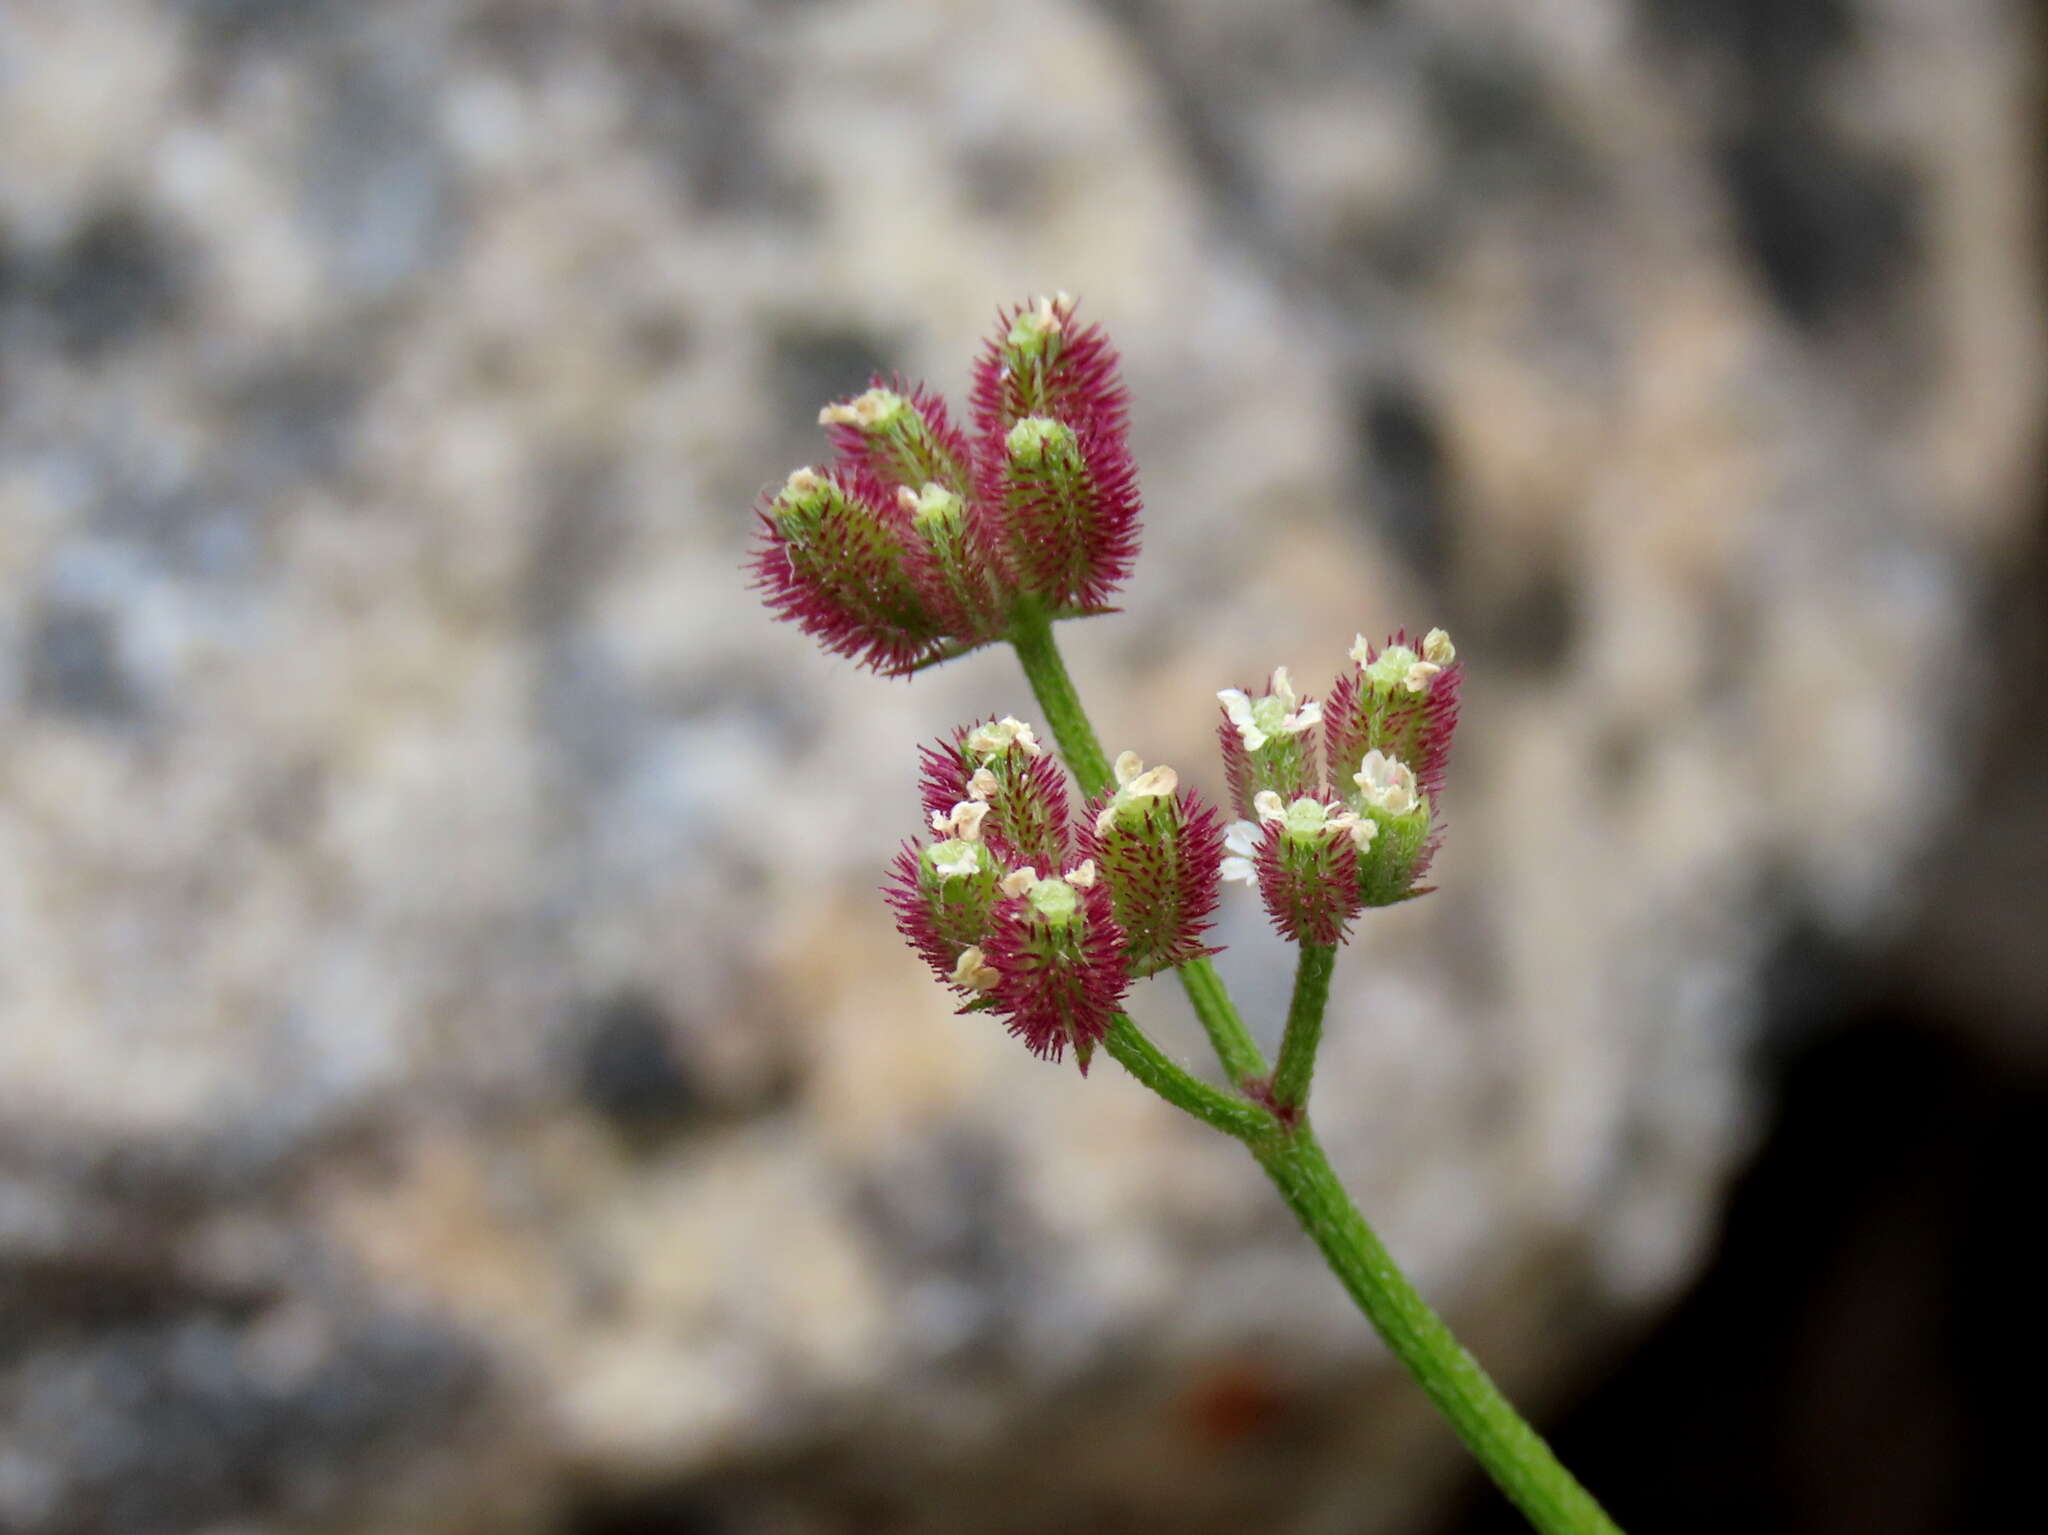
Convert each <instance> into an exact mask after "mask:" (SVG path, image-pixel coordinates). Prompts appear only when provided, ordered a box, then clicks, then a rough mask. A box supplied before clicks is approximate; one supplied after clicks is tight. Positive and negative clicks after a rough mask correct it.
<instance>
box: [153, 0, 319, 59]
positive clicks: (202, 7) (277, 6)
mask: <svg viewBox="0 0 2048 1535" xmlns="http://www.w3.org/2000/svg"><path fill="white" fill-rule="evenodd" d="M176 3H177V5H178V7H179V9H181V10H183V11H184V12H185V13H186V14H187V15H189V16H190V17H191V18H192V28H193V32H194V33H195V35H196V36H197V38H198V40H199V41H200V42H201V43H204V44H208V45H210V46H213V47H237V46H241V45H244V44H249V43H284V42H296V41H298V40H299V39H301V38H303V37H305V36H306V35H307V34H308V33H309V32H311V31H313V30H314V28H316V27H317V26H319V25H321V24H323V23H325V22H326V21H328V20H330V19H332V18H333V17H335V16H336V14H337V13H344V12H347V11H351V10H355V9H357V8H358V7H357V6H356V5H354V4H351V3H350V0H176Z"/></svg>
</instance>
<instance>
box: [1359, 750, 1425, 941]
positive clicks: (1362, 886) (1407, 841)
mask: <svg viewBox="0 0 2048 1535" xmlns="http://www.w3.org/2000/svg"><path fill="white" fill-rule="evenodd" d="M1344 800H1345V804H1346V806H1347V808H1349V809H1350V810H1351V811H1352V812H1353V813H1354V814H1356V815H1357V816H1359V817H1360V818H1361V819H1360V824H1361V825H1370V826H1374V827H1376V828H1377V831H1376V833H1375V834H1374V835H1373V837H1372V838H1371V842H1370V846H1368V847H1367V848H1366V849H1365V850H1364V851H1362V852H1361V853H1360V854H1359V859H1358V898H1359V900H1360V901H1362V902H1363V903H1364V904H1365V905H1367V906H1391V905H1393V904H1394V903H1395V902H1396V901H1405V900H1407V899H1408V898H1409V897H1411V896H1417V895H1423V894H1426V893H1427V887H1424V886H1418V884H1417V883H1416V882H1417V881H1418V880H1420V879H1421V878H1422V875H1423V874H1424V872H1425V871H1426V870H1427V869H1428V867H1429V861H1430V859H1431V858H1432V857H1434V856H1435V853H1436V839H1435V837H1434V835H1433V834H1432V820H1433V816H1432V812H1431V809H1430V803H1429V796H1428V795H1426V794H1424V793H1423V792H1422V789H1421V786H1420V784H1419V783H1418V782H1417V776H1416V774H1415V773H1414V772H1413V771H1412V770H1410V769H1409V767H1408V765H1407V764H1406V763H1404V762H1402V761H1400V760H1399V759H1398V758H1395V757H1392V756H1389V755H1388V754H1387V753H1385V752H1383V751H1380V750H1378V749H1377V748H1375V749H1374V750H1372V751H1369V752H1367V753H1366V754H1365V756H1364V758H1363V759H1362V760H1361V761H1360V763H1359V767H1358V771H1357V772H1356V773H1353V774H1352V775H1351V790H1350V792H1349V793H1347V794H1346V795H1345V797H1344Z"/></svg>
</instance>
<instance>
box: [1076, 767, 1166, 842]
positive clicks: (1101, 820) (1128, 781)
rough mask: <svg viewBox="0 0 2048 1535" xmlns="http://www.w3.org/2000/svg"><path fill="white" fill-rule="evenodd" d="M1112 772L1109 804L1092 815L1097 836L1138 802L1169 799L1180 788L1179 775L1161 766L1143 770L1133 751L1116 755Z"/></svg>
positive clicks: (1106, 830)
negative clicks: (1113, 785) (1113, 786)
mask: <svg viewBox="0 0 2048 1535" xmlns="http://www.w3.org/2000/svg"><path fill="white" fill-rule="evenodd" d="M1113 771H1114V772H1115V773H1116V782H1117V790H1116V794H1115V796H1114V797H1113V798H1112V799H1111V800H1110V802H1109V803H1108V804H1106V805H1104V806H1103V807H1102V808H1101V809H1100V810H1098V811H1097V812H1096V813H1095V832H1096V835H1097V836H1103V835H1106V834H1107V833H1108V831H1109V829H1110V828H1111V827H1112V826H1114V825H1116V823H1117V819H1118V816H1119V815H1120V813H1121V812H1123V811H1125V810H1127V809H1129V808H1130V807H1131V806H1133V805H1135V804H1136V803H1137V802H1138V801H1139V800H1141V799H1172V798H1173V796H1174V793H1175V791H1177V790H1178V789H1179V788H1180V774H1178V773H1176V772H1175V771H1174V770H1173V769H1172V768H1170V767H1168V766H1166V765H1165V764H1164V763H1161V764H1160V765H1159V766H1158V767H1156V768H1152V769H1150V770H1147V768H1146V766H1145V763H1144V760H1143V759H1142V758H1141V757H1139V755H1138V754H1137V753H1136V752H1124V753H1122V754H1121V755H1119V756H1118V757H1117V759H1116V762H1115V764H1114V766H1113Z"/></svg>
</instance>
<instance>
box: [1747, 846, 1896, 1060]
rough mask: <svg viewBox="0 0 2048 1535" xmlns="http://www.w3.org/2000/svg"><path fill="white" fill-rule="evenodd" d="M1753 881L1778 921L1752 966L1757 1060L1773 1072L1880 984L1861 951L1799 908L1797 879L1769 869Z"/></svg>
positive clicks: (1868, 1000) (1863, 1004)
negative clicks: (1761, 1023)
mask: <svg viewBox="0 0 2048 1535" xmlns="http://www.w3.org/2000/svg"><path fill="white" fill-rule="evenodd" d="M1758 886H1759V890H1760V892H1761V895H1760V900H1759V907H1760V908H1761V909H1762V910H1763V911H1765V912H1767V913H1772V914H1776V915H1778V916H1779V917H1780V918H1781V920H1782V924H1783V925H1782V926H1781V927H1780V928H1779V930H1778V933H1777V936H1776V939H1775V941H1774V942H1773V943H1772V945H1771V948H1770V950H1769V952H1768V953H1767V954H1766V955H1765V957H1764V961H1763V964H1762V966H1761V968H1760V969H1759V972H1758V996H1759V999H1760V1003H1759V1014H1760V1016H1761V1017H1762V1018H1763V1019H1764V1020H1765V1027H1764V1029H1763V1031H1762V1032H1761V1033H1760V1034H1759V1036H1758V1039H1757V1050H1758V1060H1759V1062H1760V1063H1761V1064H1763V1065H1765V1066H1766V1067H1767V1068H1770V1069H1773V1070H1776V1069H1781V1068H1782V1067H1783V1066H1784V1065H1785V1064H1786V1063H1787V1062H1788V1061H1789V1060H1790V1059H1791V1058H1792V1057H1793V1056H1795V1055H1797V1054H1798V1053H1799V1052H1800V1051H1802V1050H1804V1049H1807V1048H1809V1047H1810V1046H1811V1045H1812V1044H1813V1043H1814V1042H1815V1041H1816V1040H1818V1039H1820V1038H1822V1037H1824V1036H1826V1035H1827V1034H1829V1033H1832V1032H1833V1031H1834V1030H1835V1029H1836V1028H1837V1027H1838V1026H1839V1025H1840V1024H1841V1023H1843V1022H1844V1021H1845V1020H1847V1019H1849V1018H1851V1017H1854V1016H1855V1015H1856V1014H1857V1013H1858V1012H1859V1011H1861V1010H1865V1009H1868V1008H1869V1007H1871V1006H1872V1005H1873V1004H1874V1003H1876V1002H1877V1001H1878V1000H1879V991H1880V988H1881V985H1882V982H1881V981H1879V980H1878V978H1877V976H1876V974H1875V972H1873V970H1872V969H1871V967H1870V964H1869V962H1868V957H1867V956H1866V955H1864V954H1862V953H1860V952H1859V951H1858V950H1857V949H1856V947H1855V946H1854V945H1853V944H1852V943H1851V942H1850V941H1849V940H1847V939H1846V938H1844V937H1842V936H1841V935H1840V934H1839V933H1835V932H1833V931H1830V930H1829V929H1828V928H1827V927H1826V926H1825V925H1823V924H1822V923H1821V922H1820V921H1819V920H1817V919H1816V918H1815V917H1814V916H1813V915H1812V914H1811V912H1810V911H1809V910H1807V909H1806V908H1805V907H1804V905H1803V904H1802V894H1801V892H1800V890H1799V882H1798V881H1797V879H1796V878H1794V877H1792V876H1790V875H1789V874H1788V873H1787V872H1786V871H1784V870H1782V869H1767V870H1766V871H1765V872H1764V873H1763V874H1762V875H1761V876H1760V878H1759V880H1758Z"/></svg>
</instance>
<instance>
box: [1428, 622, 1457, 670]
mask: <svg viewBox="0 0 2048 1535" xmlns="http://www.w3.org/2000/svg"><path fill="white" fill-rule="evenodd" d="M1422 659H1423V660H1425V661H1434V662H1435V663H1436V664H1437V665H1438V666H1449V665H1450V664H1451V663H1452V662H1453V661H1455V660H1457V659H1458V647H1457V646H1455V645H1453V644H1452V643H1451V637H1450V636H1449V635H1448V634H1446V633H1444V631H1443V630H1441V629H1432V630H1430V631H1429V633H1427V634H1425V635H1424V636H1423V637H1422Z"/></svg>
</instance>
